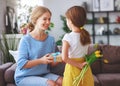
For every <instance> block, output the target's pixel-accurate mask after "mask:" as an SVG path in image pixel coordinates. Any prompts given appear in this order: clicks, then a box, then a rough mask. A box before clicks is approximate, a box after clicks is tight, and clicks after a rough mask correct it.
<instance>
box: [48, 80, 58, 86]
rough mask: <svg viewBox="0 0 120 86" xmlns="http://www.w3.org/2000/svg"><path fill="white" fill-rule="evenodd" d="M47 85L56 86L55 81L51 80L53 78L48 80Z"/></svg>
mask: <svg viewBox="0 0 120 86" xmlns="http://www.w3.org/2000/svg"><path fill="white" fill-rule="evenodd" d="M47 85H48V86H58V85H57V83H56V82H55V81H53V80H48V81H47Z"/></svg>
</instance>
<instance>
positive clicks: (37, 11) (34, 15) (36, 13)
mask: <svg viewBox="0 0 120 86" xmlns="http://www.w3.org/2000/svg"><path fill="white" fill-rule="evenodd" d="M46 12H49V13H50V15H52V13H51V11H50V10H49V9H48V8H46V7H44V6H36V7H35V8H34V9H33V10H32V12H31V15H30V22H29V23H28V24H27V27H28V29H30V30H29V31H30V32H31V31H32V30H33V29H34V25H35V24H36V21H37V19H38V18H39V17H41V16H42V15H43V14H44V13H46Z"/></svg>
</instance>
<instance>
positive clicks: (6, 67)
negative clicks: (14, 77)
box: [0, 62, 13, 86]
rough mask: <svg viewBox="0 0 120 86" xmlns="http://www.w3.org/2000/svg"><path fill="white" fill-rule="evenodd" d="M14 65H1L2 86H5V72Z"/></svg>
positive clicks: (0, 83)
mask: <svg viewBox="0 0 120 86" xmlns="http://www.w3.org/2000/svg"><path fill="white" fill-rule="evenodd" d="M12 64H13V63H12V62H8V63H5V64H2V65H0V86H5V79H4V73H5V70H6V69H8V68H9V67H10V66H11V65H12Z"/></svg>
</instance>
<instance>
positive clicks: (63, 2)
mask: <svg viewBox="0 0 120 86" xmlns="http://www.w3.org/2000/svg"><path fill="white" fill-rule="evenodd" d="M43 1H44V5H45V6H46V7H48V8H49V9H50V10H51V12H52V20H51V21H52V22H53V23H54V24H55V27H54V28H53V29H52V31H50V32H49V34H50V35H53V36H54V37H55V39H56V41H57V40H58V39H59V37H60V36H62V35H63V34H64V31H63V30H62V27H63V24H62V23H63V21H62V20H61V19H60V15H64V13H65V12H66V10H67V9H68V8H70V7H71V6H74V5H82V2H84V1H87V2H88V3H89V4H90V3H91V1H90V0H43Z"/></svg>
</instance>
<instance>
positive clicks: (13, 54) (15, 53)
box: [9, 50, 18, 62]
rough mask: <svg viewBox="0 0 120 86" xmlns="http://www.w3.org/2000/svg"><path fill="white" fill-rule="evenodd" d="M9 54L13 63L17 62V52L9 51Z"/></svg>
mask: <svg viewBox="0 0 120 86" xmlns="http://www.w3.org/2000/svg"><path fill="white" fill-rule="evenodd" d="M9 53H10V54H11V55H12V56H13V58H14V60H15V62H17V60H18V51H13V50H9Z"/></svg>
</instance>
